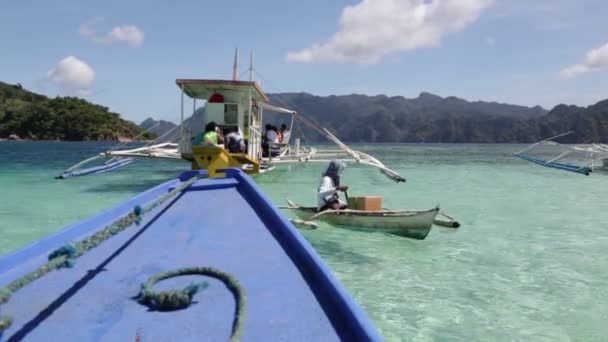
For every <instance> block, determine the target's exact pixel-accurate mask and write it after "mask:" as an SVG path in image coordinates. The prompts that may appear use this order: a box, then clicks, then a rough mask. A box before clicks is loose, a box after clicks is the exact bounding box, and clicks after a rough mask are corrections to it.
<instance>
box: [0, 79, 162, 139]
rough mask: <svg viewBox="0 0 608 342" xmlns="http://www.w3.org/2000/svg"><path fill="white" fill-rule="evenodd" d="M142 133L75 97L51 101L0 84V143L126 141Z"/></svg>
mask: <svg viewBox="0 0 608 342" xmlns="http://www.w3.org/2000/svg"><path fill="white" fill-rule="evenodd" d="M142 131H143V130H142V129H141V128H140V127H138V126H137V125H136V124H134V123H133V122H131V121H127V120H124V119H122V118H121V117H120V115H119V114H118V113H113V112H111V111H109V109H108V108H107V107H104V106H100V105H96V104H93V103H90V102H88V101H86V100H83V99H80V98H76V97H56V98H52V99H51V98H48V97H46V96H43V95H39V94H36V93H33V92H30V91H28V90H25V89H23V87H22V86H21V85H19V84H16V85H12V84H7V83H3V82H0V139H15V140H22V139H24V140H72V141H82V140H94V141H108V140H129V139H132V138H133V137H135V136H136V135H138V134H140V133H141V132H142ZM153 136H154V135H153V134H145V135H144V136H143V137H142V138H143V139H150V138H153Z"/></svg>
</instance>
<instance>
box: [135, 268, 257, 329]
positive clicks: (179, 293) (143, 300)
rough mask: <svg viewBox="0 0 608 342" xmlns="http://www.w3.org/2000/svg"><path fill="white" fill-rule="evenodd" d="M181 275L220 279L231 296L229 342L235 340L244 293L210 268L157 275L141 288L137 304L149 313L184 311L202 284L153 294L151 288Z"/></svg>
mask: <svg viewBox="0 0 608 342" xmlns="http://www.w3.org/2000/svg"><path fill="white" fill-rule="evenodd" d="M184 275H205V276H210V277H213V278H216V279H219V280H221V281H222V282H223V283H224V284H225V285H226V287H227V288H228V290H230V292H232V294H233V295H234V299H235V302H236V305H235V306H236V309H235V313H234V320H233V321H232V332H231V335H230V341H239V340H240V337H241V334H242V332H243V324H244V322H245V306H246V301H245V290H244V289H243V288H242V287H241V285H240V284H239V282H238V280H237V279H236V278H235V277H233V276H232V275H230V274H228V273H225V272H222V271H220V270H218V269H215V268H212V267H189V268H180V269H177V270H173V271H168V272H163V273H158V274H156V275H154V276H152V277H150V278H148V280H147V281H146V282H145V283H143V284H142V285H141V290H140V292H139V295H138V296H137V298H136V299H137V301H138V302H139V303H140V304H142V305H145V306H147V307H149V308H150V309H153V310H159V311H169V310H179V309H184V308H187V307H188V306H190V304H192V297H193V296H194V294H196V293H197V292H198V291H200V290H203V289H205V288H206V287H207V286H208V284H207V283H206V282H201V283H191V284H190V285H188V286H186V287H185V288H183V289H181V290H172V291H162V292H154V291H153V290H152V287H153V286H154V284H156V283H158V282H159V281H161V280H165V279H169V278H173V277H179V276H184Z"/></svg>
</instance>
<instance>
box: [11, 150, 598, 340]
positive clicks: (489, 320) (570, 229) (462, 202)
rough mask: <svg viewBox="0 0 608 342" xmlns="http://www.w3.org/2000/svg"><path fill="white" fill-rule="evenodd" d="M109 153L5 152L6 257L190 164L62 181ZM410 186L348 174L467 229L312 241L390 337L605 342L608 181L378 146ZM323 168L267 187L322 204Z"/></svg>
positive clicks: (279, 178)
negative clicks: (70, 170)
mask: <svg viewBox="0 0 608 342" xmlns="http://www.w3.org/2000/svg"><path fill="white" fill-rule="evenodd" d="M108 146H109V145H107V144H100V143H49V142H44V143H21V142H0V189H2V191H1V192H0V254H4V253H7V252H9V251H11V250H13V249H15V248H17V247H20V246H23V245H25V244H27V243H29V242H31V241H34V240H36V239H39V238H42V237H44V236H46V235H48V234H50V233H52V232H55V231H57V230H59V229H61V228H62V227H64V226H66V225H68V224H70V223H73V222H76V221H78V220H80V219H83V218H86V217H88V216H90V215H92V214H95V213H97V212H99V211H101V210H103V209H105V208H108V207H110V206H112V205H114V204H116V203H119V202H120V201H122V200H124V199H126V198H129V197H130V196H132V195H134V194H136V193H138V192H140V191H142V190H144V189H147V188H149V187H151V186H154V185H156V184H158V183H160V182H162V181H164V180H167V179H170V178H172V177H174V176H175V175H176V174H178V173H179V171H180V170H182V169H186V168H188V164H187V163H185V162H181V161H176V162H171V161H163V162H159V161H138V162H136V163H134V164H131V165H130V166H128V167H126V168H123V169H120V170H116V171H114V172H110V173H105V174H99V175H95V176H90V177H77V178H72V179H68V180H63V181H59V180H54V179H53V177H54V176H56V175H57V174H59V173H60V172H61V171H62V170H63V169H64V168H65V167H67V166H69V165H70V164H73V163H75V162H77V161H79V160H81V159H83V158H85V157H87V156H90V155H91V154H92V153H93V152H95V151H101V150H104V149H105V148H107V147H108ZM357 148H360V149H362V150H365V151H367V152H370V153H371V154H373V155H374V156H376V157H378V158H379V159H381V160H382V161H384V162H385V163H386V164H387V165H388V166H390V167H391V168H394V169H395V170H397V171H398V172H400V173H401V174H402V175H403V176H405V177H406V178H407V182H406V183H405V184H404V183H401V184H395V183H393V182H391V181H389V180H387V179H386V178H385V177H384V176H383V175H382V174H381V173H379V172H378V171H376V170H373V169H370V168H364V167H360V166H352V167H348V168H347V170H346V172H345V174H344V176H343V180H342V182H343V183H344V184H347V185H349V186H350V190H349V195H351V196H357V195H373V194H378V195H382V196H383V198H384V206H385V207H389V208H392V209H415V208H430V207H434V206H435V205H437V204H440V205H441V208H442V209H443V210H444V211H445V212H447V213H448V214H450V215H452V216H455V217H456V218H457V219H458V220H459V221H460V222H461V224H462V227H461V228H460V229H458V230H456V231H454V230H449V229H445V228H433V230H432V231H431V233H430V234H429V236H428V237H427V239H426V240H423V241H415V240H410V239H406V238H401V237H395V236H391V235H385V234H377V233H366V232H359V231H350V230H344V229H336V228H331V227H330V226H326V225H321V226H320V228H319V229H318V230H314V231H301V232H302V233H303V234H304V236H305V237H306V238H307V240H308V241H309V242H310V243H311V244H312V245H313V246H314V247H315V249H316V250H317V251H318V252H319V254H321V256H322V257H323V258H324V259H325V261H326V262H327V263H328V264H329V265H330V266H331V267H332V269H333V270H334V272H335V273H336V275H337V276H338V278H339V279H340V280H341V281H342V282H343V284H344V285H345V286H346V287H347V288H348V289H349V290H350V291H351V293H352V294H353V296H354V297H355V299H356V301H357V302H358V303H360V304H361V305H362V306H363V308H364V309H365V310H366V311H367V313H368V314H369V315H370V316H371V318H372V320H373V321H374V322H375V323H376V325H377V326H378V328H379V329H380V331H381V332H382V334H383V335H384V336H385V337H386V339H387V340H414V341H429V340H433V341H451V340H475V341H480V340H483V341H506V340H517V341H529V340H534V341H544V340H546V341H570V340H572V341H603V340H605V337H606V336H608V325H606V324H605V322H606V320H607V319H608V254H607V253H606V251H607V250H608V233H607V232H608V210H607V209H608V208H607V206H606V200H605V199H606V196H607V195H608V173H601V172H597V173H594V174H592V175H591V176H589V177H585V176H581V175H577V174H571V173H567V172H564V171H558V170H552V169H548V168H542V167H538V166H535V165H532V164H528V163H525V162H523V161H521V160H518V159H515V158H513V157H512V156H511V153H512V152H514V151H517V150H518V149H519V148H521V146H518V145H428V144H412V145H368V146H357ZM322 168H323V167H322V166H321V165H314V164H306V165H299V166H292V167H287V166H284V167H281V168H279V169H276V170H275V171H273V172H271V173H269V174H264V175H260V176H257V177H256V181H257V183H258V184H259V185H260V186H261V187H262V188H263V189H264V190H265V191H266V193H267V194H269V195H270V197H271V198H272V199H273V200H274V201H275V203H276V204H283V201H284V198H286V197H288V198H290V199H293V200H295V201H296V202H301V203H305V204H311V205H312V204H314V203H315V190H316V186H317V182H318V176H319V175H320V173H321V171H322Z"/></svg>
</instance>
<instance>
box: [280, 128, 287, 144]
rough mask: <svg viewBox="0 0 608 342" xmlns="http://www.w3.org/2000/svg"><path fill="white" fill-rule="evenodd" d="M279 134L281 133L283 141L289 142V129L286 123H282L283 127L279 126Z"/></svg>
mask: <svg viewBox="0 0 608 342" xmlns="http://www.w3.org/2000/svg"><path fill="white" fill-rule="evenodd" d="M279 134H280V135H281V139H280V140H281V143H287V142H288V141H289V130H288V129H287V126H286V125H285V124H282V125H281V128H279Z"/></svg>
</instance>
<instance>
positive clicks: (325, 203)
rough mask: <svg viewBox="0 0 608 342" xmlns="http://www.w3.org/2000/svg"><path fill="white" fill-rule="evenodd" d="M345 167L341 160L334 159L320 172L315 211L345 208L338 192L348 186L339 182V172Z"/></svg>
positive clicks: (346, 188) (345, 189)
mask: <svg viewBox="0 0 608 342" xmlns="http://www.w3.org/2000/svg"><path fill="white" fill-rule="evenodd" d="M345 167H346V164H345V163H344V162H343V161H342V160H339V159H334V160H332V161H331V162H330V163H329V166H328V167H327V170H325V172H323V173H322V174H321V182H320V183H319V190H318V193H317V211H323V210H327V209H333V210H338V209H346V203H344V202H342V201H340V192H341V191H344V192H345V191H347V190H348V186H346V185H341V184H340V174H342V172H343V171H344V168H345Z"/></svg>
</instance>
